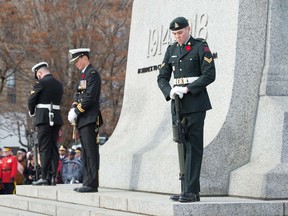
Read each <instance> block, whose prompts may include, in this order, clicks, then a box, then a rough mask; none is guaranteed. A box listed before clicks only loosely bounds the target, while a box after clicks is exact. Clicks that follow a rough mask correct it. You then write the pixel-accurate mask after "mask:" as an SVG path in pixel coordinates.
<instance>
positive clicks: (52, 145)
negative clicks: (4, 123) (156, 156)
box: [28, 74, 63, 182]
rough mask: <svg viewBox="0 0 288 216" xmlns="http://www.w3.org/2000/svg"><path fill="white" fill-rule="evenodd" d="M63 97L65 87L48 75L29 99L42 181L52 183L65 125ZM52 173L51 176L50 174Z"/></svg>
mask: <svg viewBox="0 0 288 216" xmlns="http://www.w3.org/2000/svg"><path fill="white" fill-rule="evenodd" d="M62 96H63V85H62V83H61V82H60V81H58V80H56V79H55V78H54V77H53V76H52V74H47V75H46V76H44V77H43V78H42V79H40V80H37V81H36V84H35V85H34V87H33V90H32V91H31V95H30V97H29V99H28V108H29V112H30V114H31V115H34V114H35V125H36V126H37V132H38V133H37V136H38V145H39V153H40V161H41V179H44V180H45V179H46V180H48V182H50V180H51V177H52V178H54V180H55V177H56V174H57V166H58V159H59V153H58V148H57V139H58V133H59V130H60V127H61V125H62V124H63V121H62V118H61V112H60V103H61V100H62ZM51 102H52V103H53V110H52V112H53V113H54V118H53V121H54V125H53V126H50V122H49V109H48V108H47V107H50V106H51ZM49 171H50V172H51V176H50V174H49Z"/></svg>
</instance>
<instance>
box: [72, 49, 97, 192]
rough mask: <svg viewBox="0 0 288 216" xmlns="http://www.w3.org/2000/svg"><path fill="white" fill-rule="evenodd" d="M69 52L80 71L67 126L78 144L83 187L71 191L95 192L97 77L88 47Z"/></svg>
mask: <svg viewBox="0 0 288 216" xmlns="http://www.w3.org/2000/svg"><path fill="white" fill-rule="evenodd" d="M69 53H70V55H71V60H70V62H73V63H74V65H75V67H76V68H77V69H79V71H80V80H79V85H78V88H77V91H76V94H75V97H74V102H73V104H72V107H71V110H70V111H69V114H68V120H69V121H70V123H71V124H76V127H77V129H78V132H79V137H80V141H81V144H82V155H81V158H82V161H83V185H82V186H81V187H78V188H74V191H77V192H80V193H83V192H98V186H99V182H98V170H99V160H100V155H99V143H98V142H97V137H98V134H99V133H98V132H99V127H100V126H101V124H102V117H101V113H100V105H99V99H100V91H101V78H100V75H99V73H98V72H97V70H96V69H95V68H94V67H93V66H92V65H91V64H90V61H89V58H90V56H89V55H90V49H89V48H80V49H71V50H69Z"/></svg>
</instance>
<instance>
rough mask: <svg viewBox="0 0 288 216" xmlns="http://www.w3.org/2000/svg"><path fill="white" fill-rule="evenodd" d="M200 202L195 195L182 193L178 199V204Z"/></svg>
mask: <svg viewBox="0 0 288 216" xmlns="http://www.w3.org/2000/svg"><path fill="white" fill-rule="evenodd" d="M196 201H200V197H199V196H197V194H196V193H184V194H183V195H181V196H180V197H179V202H196Z"/></svg>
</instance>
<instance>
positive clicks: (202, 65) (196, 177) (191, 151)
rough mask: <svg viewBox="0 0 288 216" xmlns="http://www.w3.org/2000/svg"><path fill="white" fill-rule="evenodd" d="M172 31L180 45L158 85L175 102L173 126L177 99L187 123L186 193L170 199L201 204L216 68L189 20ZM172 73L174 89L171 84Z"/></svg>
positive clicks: (180, 19) (168, 59) (172, 51)
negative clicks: (210, 87) (210, 91)
mask: <svg viewBox="0 0 288 216" xmlns="http://www.w3.org/2000/svg"><path fill="white" fill-rule="evenodd" d="M169 28H170V30H171V32H172V34H173V35H174V37H175V39H176V41H177V42H175V43H173V44H171V45H169V47H168V48H167V50H166V53H165V56H164V60H163V63H162V65H161V67H160V72H159V75H158V77H157V82H158V86H159V88H160V89H161V91H162V93H163V94H164V97H165V99H166V100H167V101H169V100H170V99H172V102H171V112H172V124H175V121H176V116H175V114H176V113H175V100H174V99H175V95H178V96H179V98H180V115H181V118H182V119H184V121H182V122H185V123H184V127H185V141H184V170H185V177H184V189H183V191H182V193H181V194H180V195H174V196H171V197H170V198H171V199H172V200H174V201H180V202H195V201H200V197H199V192H200V171H201V164H202V157H203V128H204V119H205V116H206V110H209V109H211V108H212V107H211V104H210V100H209V96H208V93H207V89H206V86H208V85H209V84H210V83H212V82H213V81H214V80H215V65H214V61H213V58H212V54H211V52H210V49H209V47H208V44H207V42H206V41H205V40H203V39H194V38H193V37H192V36H191V35H190V26H189V24H188V21H187V19H185V18H184V17H177V18H175V19H174V20H173V21H172V22H171V23H170V26H169ZM172 73H173V75H174V80H173V81H174V82H173V83H174V84H173V86H171V85H170V83H169V81H170V79H171V75H172Z"/></svg>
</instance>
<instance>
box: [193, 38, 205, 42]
mask: <svg viewBox="0 0 288 216" xmlns="http://www.w3.org/2000/svg"><path fill="white" fill-rule="evenodd" d="M195 40H197V41H200V42H202V43H206V40H205V39H203V38H196V39H195Z"/></svg>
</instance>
